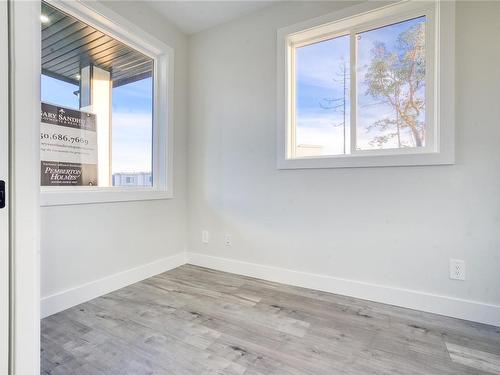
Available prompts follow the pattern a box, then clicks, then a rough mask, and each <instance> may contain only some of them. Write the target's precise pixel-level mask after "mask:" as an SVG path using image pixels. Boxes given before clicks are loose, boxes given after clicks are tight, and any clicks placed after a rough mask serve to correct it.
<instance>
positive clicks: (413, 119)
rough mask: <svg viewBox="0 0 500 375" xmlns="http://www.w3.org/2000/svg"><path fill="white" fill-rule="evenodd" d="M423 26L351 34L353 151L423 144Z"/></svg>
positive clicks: (419, 22)
mask: <svg viewBox="0 0 500 375" xmlns="http://www.w3.org/2000/svg"><path fill="white" fill-rule="evenodd" d="M425 22H426V19H425V17H420V18H415V19H411V20H408V21H404V22H400V23H397V24H393V25H389V26H385V27H381V28H378V29H375V30H371V31H367V32H363V33H359V34H357V35H356V40H357V117H356V148H357V149H358V150H373V149H391V148H392V149H394V148H407V147H413V148H415V147H424V146H425V130H426V129H425Z"/></svg>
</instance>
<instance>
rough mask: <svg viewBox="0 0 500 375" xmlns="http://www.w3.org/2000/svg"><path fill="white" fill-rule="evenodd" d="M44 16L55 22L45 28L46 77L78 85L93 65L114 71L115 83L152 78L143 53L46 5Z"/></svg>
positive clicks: (148, 62) (44, 5)
mask: <svg viewBox="0 0 500 375" xmlns="http://www.w3.org/2000/svg"><path fill="white" fill-rule="evenodd" d="M0 1H1V0H0ZM42 13H43V14H45V15H47V16H49V17H50V21H51V22H50V23H49V24H48V25H46V27H44V26H45V25H42V69H43V72H44V74H48V75H52V76H53V77H56V78H58V79H63V80H66V81H67V82H74V83H78V82H77V80H76V78H75V77H76V75H77V74H78V73H79V72H80V69H81V67H82V66H85V65H87V64H90V63H92V64H94V65H95V66H98V67H101V68H103V69H106V70H110V71H112V74H113V77H114V78H113V79H115V78H116V79H118V80H120V82H122V83H123V82H125V83H128V82H133V81H134V80H137V79H142V78H141V77H146V76H148V75H149V76H150V75H151V70H152V67H153V64H152V59H150V58H149V57H147V56H145V55H143V54H142V53H140V52H138V51H135V50H133V49H132V48H130V47H128V46H127V45H125V44H123V43H121V42H119V41H117V40H115V39H113V38H112V37H110V36H108V35H105V34H104V33H102V32H101V31H99V30H96V29H94V28H93V27H91V26H89V25H87V24H85V23H83V22H81V21H78V20H76V19H75V18H73V17H71V16H69V15H66V14H64V13H63V12H60V11H59V10H57V9H56V8H54V7H52V6H50V5H47V4H45V3H42ZM136 76H137V77H136ZM113 85H114V86H115V87H116V86H117V85H119V84H118V82H113Z"/></svg>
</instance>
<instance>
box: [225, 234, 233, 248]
mask: <svg viewBox="0 0 500 375" xmlns="http://www.w3.org/2000/svg"><path fill="white" fill-rule="evenodd" d="M231 243H232V237H231V235H230V234H226V235H225V236H224V244H225V245H226V246H231Z"/></svg>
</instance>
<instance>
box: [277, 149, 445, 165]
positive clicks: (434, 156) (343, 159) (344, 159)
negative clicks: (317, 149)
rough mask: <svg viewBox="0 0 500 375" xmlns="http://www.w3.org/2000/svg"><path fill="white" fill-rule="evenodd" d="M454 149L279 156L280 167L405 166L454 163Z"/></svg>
mask: <svg viewBox="0 0 500 375" xmlns="http://www.w3.org/2000/svg"><path fill="white" fill-rule="evenodd" d="M454 159H455V158H454V153H453V150H448V151H447V152H440V153H439V152H430V153H414V154H398V155H366V154H364V155H363V154H358V155H346V156H344V155H341V156H329V157H328V156H321V157H304V158H296V159H285V158H278V165H277V167H278V169H323V168H369V167H404V166H418V165H420V166H424V165H450V164H454V163H455V160H454Z"/></svg>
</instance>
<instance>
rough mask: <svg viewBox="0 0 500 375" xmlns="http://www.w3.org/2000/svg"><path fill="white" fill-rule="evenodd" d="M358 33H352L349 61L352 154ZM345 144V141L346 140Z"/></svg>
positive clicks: (354, 142) (354, 150) (351, 146)
mask: <svg viewBox="0 0 500 375" xmlns="http://www.w3.org/2000/svg"><path fill="white" fill-rule="evenodd" d="M356 59H357V51H356V32H355V31H353V30H351V32H350V59H349V73H350V84H351V89H350V94H349V95H350V97H349V98H350V103H351V105H350V111H349V115H350V127H349V128H350V129H349V130H350V134H351V136H350V153H351V154H353V153H354V152H356V110H357V100H356ZM344 142H345V140H344Z"/></svg>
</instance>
